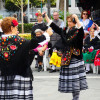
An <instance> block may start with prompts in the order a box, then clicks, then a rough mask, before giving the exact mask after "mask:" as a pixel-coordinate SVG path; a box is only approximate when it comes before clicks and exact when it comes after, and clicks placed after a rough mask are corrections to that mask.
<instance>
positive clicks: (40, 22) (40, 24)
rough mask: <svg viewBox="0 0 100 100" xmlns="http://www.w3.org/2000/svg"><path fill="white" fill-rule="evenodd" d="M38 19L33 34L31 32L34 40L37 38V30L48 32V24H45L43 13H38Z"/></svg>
mask: <svg viewBox="0 0 100 100" xmlns="http://www.w3.org/2000/svg"><path fill="white" fill-rule="evenodd" d="M35 15H36V17H37V22H36V23H35V24H34V25H33V27H32V32H31V37H32V38H33V37H34V36H35V33H34V32H35V30H36V29H41V30H43V31H46V30H47V28H48V27H47V26H46V24H45V23H44V22H43V17H42V13H40V12H38V13H36V14H35Z"/></svg>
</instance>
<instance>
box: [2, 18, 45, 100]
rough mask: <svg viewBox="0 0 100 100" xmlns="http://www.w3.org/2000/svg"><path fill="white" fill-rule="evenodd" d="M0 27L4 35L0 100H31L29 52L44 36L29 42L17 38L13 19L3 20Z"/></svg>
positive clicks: (16, 25) (15, 22) (16, 23)
mask: <svg viewBox="0 0 100 100" xmlns="http://www.w3.org/2000/svg"><path fill="white" fill-rule="evenodd" d="M1 27H2V30H3V32H4V34H3V35H2V36H1V37H0V100H18V99H20V100H33V92H32V88H33V87H32V79H33V76H32V72H31V68H30V63H29V59H30V58H29V57H30V54H29V50H31V49H34V48H36V47H37V46H38V42H41V41H42V40H45V36H41V37H39V38H33V39H31V40H30V41H29V40H26V39H24V38H21V37H19V36H18V35H17V27H18V22H17V20H16V19H15V18H14V17H6V18H4V19H3V21H2V23H1ZM40 38H41V41H40Z"/></svg>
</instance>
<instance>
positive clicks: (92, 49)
mask: <svg viewBox="0 0 100 100" xmlns="http://www.w3.org/2000/svg"><path fill="white" fill-rule="evenodd" d="M96 27H97V29H96V30H95V27H91V28H90V31H89V32H90V35H89V36H87V37H86V39H85V40H84V46H83V59H84V62H85V66H86V73H87V74H88V73H90V65H91V67H92V68H94V58H95V55H96V52H97V50H98V49H100V43H99V42H98V41H99V39H100V36H99V33H100V30H99V27H98V25H96ZM95 31H96V33H95ZM95 34H97V35H96V36H95Z"/></svg>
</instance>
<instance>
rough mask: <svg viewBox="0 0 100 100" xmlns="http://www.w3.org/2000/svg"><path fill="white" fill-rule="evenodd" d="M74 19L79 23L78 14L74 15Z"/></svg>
mask: <svg viewBox="0 0 100 100" xmlns="http://www.w3.org/2000/svg"><path fill="white" fill-rule="evenodd" d="M72 17H73V18H75V21H76V23H77V21H79V19H78V16H77V15H76V14H73V15H72Z"/></svg>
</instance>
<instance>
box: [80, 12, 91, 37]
mask: <svg viewBox="0 0 100 100" xmlns="http://www.w3.org/2000/svg"><path fill="white" fill-rule="evenodd" d="M80 21H81V22H82V24H83V29H84V36H85V37H86V36H87V35H88V34H89V28H90V27H91V26H92V24H93V21H92V20H90V19H89V13H88V11H86V10H83V11H82V13H81V20H80Z"/></svg>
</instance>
